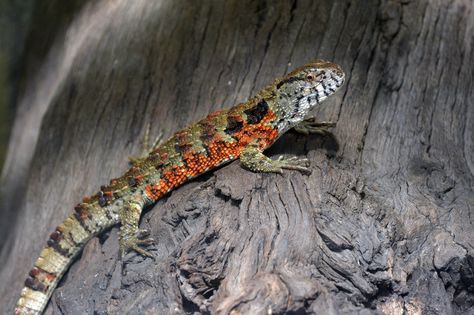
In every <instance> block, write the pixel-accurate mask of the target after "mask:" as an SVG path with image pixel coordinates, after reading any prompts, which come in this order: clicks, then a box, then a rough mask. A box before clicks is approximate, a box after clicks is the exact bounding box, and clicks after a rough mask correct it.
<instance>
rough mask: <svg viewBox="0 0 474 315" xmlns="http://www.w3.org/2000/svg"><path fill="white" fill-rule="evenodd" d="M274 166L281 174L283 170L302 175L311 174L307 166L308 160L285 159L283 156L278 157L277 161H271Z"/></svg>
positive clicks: (294, 157)
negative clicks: (293, 171)
mask: <svg viewBox="0 0 474 315" xmlns="http://www.w3.org/2000/svg"><path fill="white" fill-rule="evenodd" d="M273 162H274V163H275V166H277V167H278V169H279V173H280V174H282V173H283V170H284V169H287V170H295V171H299V172H301V173H304V174H307V175H309V174H311V169H310V168H309V167H308V166H309V160H308V159H306V158H303V159H300V158H298V157H296V156H293V157H290V158H287V159H285V158H284V156H283V155H280V156H279V157H278V159H276V160H274V161H273Z"/></svg>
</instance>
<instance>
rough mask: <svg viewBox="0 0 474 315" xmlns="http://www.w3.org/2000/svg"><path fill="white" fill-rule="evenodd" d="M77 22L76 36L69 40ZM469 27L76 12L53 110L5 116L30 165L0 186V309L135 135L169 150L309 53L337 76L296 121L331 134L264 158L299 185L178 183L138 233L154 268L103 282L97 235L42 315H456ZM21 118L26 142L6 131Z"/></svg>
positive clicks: (468, 182) (463, 227) (255, 180)
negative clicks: (292, 160) (288, 161)
mask: <svg viewBox="0 0 474 315" xmlns="http://www.w3.org/2000/svg"><path fill="white" fill-rule="evenodd" d="M84 16H85V17H87V19H86V20H87V21H88V23H85V24H86V25H92V26H93V27H89V28H81V27H83V26H78V25H79V24H80V23H78V22H77V21H80V20H81V18H84ZM473 16H474V11H473V4H472V2H471V1H469V0H454V1H449V2H448V1H442V0H434V1H428V0H423V1H407V0H403V1H392V0H381V1H350V0H336V1H329V0H327V1H250V0H248V1H199V2H198V1H185V0H178V1H144V0H142V1H133V2H129V1H102V2H100V1H99V2H94V3H91V4H89V5H87V6H85V7H84V8H83V9H82V11H80V12H77V18H76V20H75V21H73V22H71V24H70V26H69V28H70V30H72V31H74V30H77V29H79V30H81V32H79V33H78V34H79V35H80V37H79V38H80V39H81V41H80V42H76V43H79V44H78V47H77V51H76V52H75V55H74V58H73V59H72V60H71V63H70V68H68V69H66V70H67V71H66V73H63V74H64V75H63V74H61V73H57V75H63V77H61V80H60V82H59V83H60V84H59V85H58V86H57V87H56V90H55V91H54V97H51V99H50V101H49V103H47V104H37V102H32V103H30V107H29V108H28V111H26V113H25V111H23V113H24V115H23V116H18V117H17V119H16V121H15V124H16V126H17V127H16V128H15V129H14V134H13V137H18V138H21V139H28V137H34V136H35V135H38V137H37V139H38V140H37V141H34V144H33V148H34V150H33V149H31V146H28V148H29V149H25V151H21V150H12V151H10V155H9V157H8V159H10V161H14V160H15V159H16V157H20V156H22V157H24V155H22V154H26V155H28V154H31V163H29V164H28V166H27V169H28V171H27V172H26V174H27V176H26V178H25V179H23V182H22V181H21V180H18V179H16V178H14V177H9V176H5V177H4V178H3V181H4V184H3V185H8V186H9V189H10V190H13V191H18V190H15V187H24V189H22V190H21V193H20V194H18V193H17V194H15V196H16V199H15V200H14V202H12V201H11V200H10V201H9V203H8V204H9V205H10V207H9V208H8V209H7V208H5V207H4V208H3V210H2V211H5V212H8V211H9V212H8V213H14V215H13V217H14V219H12V221H11V222H13V223H12V224H11V225H9V227H8V228H9V238H8V239H7V240H6V243H5V245H4V246H3V251H2V255H1V256H0V261H1V262H2V269H1V273H0V280H1V283H2V284H3V285H2V290H1V294H0V305H2V308H4V309H3V310H2V311H11V310H12V308H13V304H14V302H15V299H16V297H17V296H18V293H19V289H20V287H21V284H22V281H23V277H24V275H25V274H26V272H27V270H29V268H30V267H31V266H32V263H33V261H34V259H35V258H36V256H37V254H38V253H39V251H40V248H41V247H42V246H43V244H44V241H43V240H46V237H47V235H48V234H49V233H50V232H51V231H52V229H53V228H54V227H55V226H56V225H57V224H58V223H60V222H61V221H62V220H63V219H64V218H65V217H66V214H67V213H69V211H71V210H72V206H73V205H74V204H75V203H77V202H78V201H80V199H81V198H82V196H84V195H89V194H92V193H93V192H95V191H96V190H97V189H98V187H99V186H100V185H101V184H103V183H107V182H108V180H109V179H110V178H112V177H114V176H117V175H119V174H121V173H122V172H123V171H124V170H125V169H126V168H127V157H128V156H131V155H136V154H137V153H138V152H139V151H140V140H141V139H142V137H143V134H144V133H145V130H146V126H147V124H151V134H152V135H157V134H159V133H160V132H162V133H163V134H164V135H165V136H168V135H171V134H172V133H173V132H174V131H176V130H178V129H180V128H182V127H184V126H185V125H187V124H189V123H191V122H193V121H195V120H197V119H199V118H201V117H203V116H205V115H206V114H207V113H208V112H210V111H213V110H216V109H219V108H226V107H230V106H232V105H235V104H236V103H238V102H242V101H245V100H246V99H247V98H248V97H249V96H251V95H253V94H254V93H255V92H256V91H258V90H259V89H260V88H262V87H263V86H264V85H265V84H267V83H268V82H270V81H271V80H272V79H273V78H274V77H276V76H279V75H282V74H283V73H285V72H286V71H287V70H289V69H292V68H294V67H296V66H298V65H301V64H303V63H306V62H308V61H310V60H312V59H315V58H323V59H328V60H331V61H334V62H336V63H339V64H341V66H342V67H343V69H344V70H345V71H346V75H347V79H346V84H345V86H344V87H343V88H342V90H341V91H340V92H338V93H337V95H336V96H334V97H332V98H331V99H330V100H328V101H326V102H325V103H324V104H323V105H322V106H321V108H319V109H318V110H317V111H316V112H315V113H316V115H317V117H318V119H320V120H329V121H335V122H337V127H336V128H335V129H334V133H333V136H330V137H317V136H314V137H303V136H300V135H297V134H293V133H290V134H288V135H285V136H284V137H282V138H281V139H280V140H279V141H278V143H277V144H276V145H275V147H273V148H272V149H271V150H270V152H268V153H269V155H271V156H276V155H278V154H282V153H285V154H286V153H288V154H297V155H301V156H304V155H306V156H308V157H309V158H310V159H311V164H312V169H313V173H312V175H311V176H305V175H301V174H298V173H295V172H287V173H285V174H284V175H283V176H279V175H274V174H253V173H250V172H247V171H245V170H243V169H241V168H240V166H239V164H238V162H235V163H232V164H230V165H228V166H225V167H223V168H220V169H219V170H216V171H214V172H212V173H210V174H209V175H207V176H204V177H201V178H199V179H197V180H195V181H193V182H191V183H189V184H187V185H185V186H183V187H181V188H179V189H178V190H176V191H175V192H173V193H172V194H170V195H169V197H167V198H165V199H163V200H161V201H159V202H158V203H157V205H156V206H154V207H153V208H151V209H150V210H149V211H148V212H147V213H146V214H145V215H144V218H143V220H142V225H143V226H144V227H148V228H150V229H151V231H152V234H153V237H154V238H155V239H157V240H158V243H157V245H156V249H155V250H153V251H152V252H153V253H154V254H155V255H156V261H152V260H150V259H143V258H141V257H137V256H132V257H130V259H129V261H127V263H126V264H125V266H124V267H123V268H122V265H121V264H120V263H119V262H118V261H117V258H118V242H117V228H114V229H112V230H111V231H110V232H109V233H106V235H104V236H101V237H99V238H96V239H94V240H92V241H91V242H90V243H89V244H88V245H87V246H86V248H85V250H84V252H83V254H82V257H81V258H80V259H79V260H78V261H77V262H76V263H75V264H74V265H73V266H72V268H71V269H70V271H69V273H68V274H67V277H66V279H65V280H64V281H63V283H62V286H61V287H60V288H59V289H58V290H57V292H56V294H55V295H54V296H53V299H52V303H50V305H49V308H48V310H47V312H50V313H51V312H53V313H55V314H78V313H94V312H95V313H97V314H106V313H109V314H118V313H129V314H143V313H150V314H151V313H157V312H158V311H160V312H163V311H164V313H193V312H198V313H199V312H200V313H206V312H210V313H212V314H228V313H231V312H236V313H237V312H238V313H242V314H268V313H269V312H270V311H271V313H290V312H298V313H318V314H376V313H377V312H380V313H384V314H402V313H403V312H406V313H407V314H415V313H417V312H422V313H423V314H469V313H470V314H473V313H474V289H473V285H472V283H473V282H474V236H473V233H472V231H473V230H474V224H473V223H474V222H473V208H472V206H473V204H474V193H473V184H474V177H473V173H474V150H473V149H474V126H473V123H474V106H473V102H472V100H473V99H474V84H473V77H474V67H473V65H474V52H473V34H474V33H473V27H474V18H473ZM75 23H76V24H75ZM76 33H77V32H76ZM79 35H78V36H79ZM54 49H57V50H58V51H59V52H61V51H63V50H64V49H65V48H64V47H62V46H61V44H57V45H56V46H53V48H52V50H51V53H52V54H53V53H54ZM63 57H64V56H63ZM62 70H64V69H62ZM49 71H51V72H52V74H53V76H52V77H54V74H55V73H56V72H55V71H57V72H59V71H61V69H60V67H58V68H54V67H53V68H51V69H49ZM47 78H51V76H50V77H47ZM43 83H44V84H46V83H47V82H43ZM44 86H47V85H41V84H39V86H38V85H31V86H30V88H31V89H34V88H40V89H41V88H42V87H44ZM26 91H27V92H28V89H26ZM25 93H26V92H25ZM35 106H36V107H35ZM41 106H46V108H47V109H46V111H45V114H44V116H43V115H38V114H37V113H38V112H37V111H38V108H39V107H41ZM25 117H26V118H28V119H32V120H34V121H35V125H36V126H39V125H40V123H41V128H39V127H38V128H36V129H35V128H33V129H32V130H30V134H29V135H28V134H24V133H22V128H21V126H22V124H23V126H24V125H25V121H29V120H28V119H26V118H25ZM25 119H26V120H25ZM35 119H39V120H40V121H39V122H38V121H36V120H35ZM18 126H20V127H18ZM15 133H16V134H15ZM35 133H36V134H35ZM30 139H31V138H30ZM33 139H34V138H33ZM28 150H29V151H28ZM7 167H10V168H12V169H15V167H16V166H15V163H13V162H10V163H9V164H8V163H7ZM6 174H13V173H9V172H6ZM21 185H23V186H21ZM9 196H10V194H8V195H7V196H5V197H4V198H5V199H6V200H7V201H8V198H9ZM12 207H13V208H14V211H13V210H12Z"/></svg>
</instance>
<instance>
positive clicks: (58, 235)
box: [15, 60, 344, 315]
mask: <svg viewBox="0 0 474 315" xmlns="http://www.w3.org/2000/svg"><path fill="white" fill-rule="evenodd" d="M343 81H344V73H343V71H342V70H341V68H340V67H339V66H338V65H336V64H333V63H330V62H326V61H322V60H317V61H315V62H313V63H310V64H307V65H305V66H302V67H300V68H298V69H296V70H294V71H292V72H290V73H289V74H287V75H286V76H284V77H282V78H279V79H276V80H275V81H274V82H273V83H272V84H270V85H269V86H267V87H266V88H265V89H263V90H262V91H261V92H259V93H258V94H257V95H256V96H255V97H253V98H251V99H250V100H248V101H247V102H245V103H241V104H239V105H236V106H234V107H232V108H230V109H228V110H220V111H217V112H214V113H211V114H209V115H208V116H207V117H206V118H204V119H203V120H201V121H199V122H197V123H195V124H193V125H190V126H189V127H187V128H185V129H183V130H181V131H178V132H176V133H175V134H174V135H173V136H172V137H171V138H170V139H168V140H167V141H165V142H164V143H163V144H161V145H159V146H156V147H154V148H153V149H152V150H151V152H150V153H149V154H148V156H147V157H145V158H140V159H136V160H135V161H134V162H133V166H132V167H131V168H130V169H129V170H128V171H127V172H126V173H125V174H124V175H123V176H121V177H119V178H116V179H112V180H111V181H110V183H109V185H107V186H102V187H101V188H100V191H99V192H98V193H97V194H95V195H93V196H92V197H87V198H84V200H83V202H82V203H79V204H78V205H77V206H76V207H75V208H74V212H73V213H72V214H70V215H69V217H68V218H67V219H66V220H65V221H64V222H63V223H61V224H60V225H59V226H58V227H57V228H56V230H55V231H54V232H53V233H52V234H51V235H50V238H49V240H48V241H47V245H46V247H45V248H43V250H42V251H41V253H40V255H39V258H38V259H37V260H36V262H35V265H34V267H33V269H32V270H31V271H30V273H29V275H28V277H27V279H26V281H25V286H24V288H23V290H22V292H21V297H20V299H19V300H18V302H17V306H16V309H15V314H18V315H20V314H30V315H32V314H41V313H42V312H43V310H44V308H45V307H46V305H47V303H48V301H49V298H50V297H51V295H52V293H53V291H54V289H55V288H56V286H57V284H58V282H59V281H60V279H61V277H62V275H63V274H64V273H65V272H66V270H67V269H68V267H69V265H70V264H71V263H72V261H73V260H74V257H75V256H76V255H77V254H78V253H79V252H80V250H81V249H82V248H83V246H84V244H85V243H86V242H87V241H88V240H90V239H91V238H92V237H94V236H95V235H97V234H99V233H101V232H103V231H104V230H106V229H108V228H110V227H111V226H113V225H116V224H118V223H120V224H121V226H120V251H121V254H122V256H123V255H124V254H125V253H126V252H127V251H130V250H133V251H136V252H138V253H140V254H142V255H144V256H151V254H149V253H148V252H147V251H146V250H145V249H143V248H142V247H141V246H143V245H148V244H150V243H152V242H153V240H152V239H149V238H143V234H145V233H144V232H145V231H143V230H139V228H138V223H139V220H140V215H141V212H142V210H143V208H144V207H146V206H149V205H152V204H154V203H155V202H156V201H157V200H159V199H160V198H161V197H163V196H164V195H165V194H167V193H168V192H170V191H171V190H173V189H174V188H176V187H177V186H179V185H181V184H183V183H185V182H187V181H189V180H190V179H192V178H194V177H196V176H198V175H200V174H203V173H205V172H207V171H209V170H212V169H214V168H216V167H218V166H220V165H222V164H224V163H227V162H229V161H232V160H235V159H238V158H240V160H241V163H242V165H243V166H244V167H246V168H248V169H249V170H251V171H255V172H277V173H281V171H282V169H292V170H299V171H307V170H308V169H307V168H306V167H305V166H304V165H303V164H304V163H305V162H306V160H305V159H302V160H295V159H288V160H283V159H278V160H271V159H269V158H268V157H266V156H265V155H263V151H264V150H265V149H267V148H268V147H270V146H271V145H272V144H273V143H274V142H275V141H276V140H277V139H278V137H280V136H281V135H282V134H284V133H285V132H286V131H288V130H289V129H290V128H292V127H295V126H296V127H297V128H299V131H302V132H305V133H308V132H314V131H317V126H316V124H315V123H314V121H313V122H309V123H308V121H305V118H306V116H307V114H308V112H309V111H310V109H311V108H312V107H314V106H316V105H317V104H319V103H320V102H321V101H323V100H324V99H325V98H326V97H328V96H329V95H331V94H333V93H334V92H335V91H336V90H337V89H338V88H339V87H340V86H341V85H342V84H343Z"/></svg>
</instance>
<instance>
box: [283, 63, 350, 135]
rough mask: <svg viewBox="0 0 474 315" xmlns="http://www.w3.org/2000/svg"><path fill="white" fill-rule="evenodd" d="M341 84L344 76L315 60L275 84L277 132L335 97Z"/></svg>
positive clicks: (342, 73) (329, 65)
mask: <svg viewBox="0 0 474 315" xmlns="http://www.w3.org/2000/svg"><path fill="white" fill-rule="evenodd" d="M343 83H344V72H343V71H342V69H341V67H340V66H339V65H337V64H335V63H332V62H328V61H324V60H316V61H314V62H312V63H309V64H306V65H304V66H302V67H300V68H297V69H295V70H293V71H292V72H290V73H288V74H287V75H285V76H284V77H282V78H281V79H278V80H277V81H276V82H275V83H274V84H275V85H274V87H275V90H274V92H275V96H276V98H275V101H276V104H277V110H278V111H279V112H280V113H279V117H281V118H282V120H283V121H281V122H280V123H279V125H280V126H279V129H282V128H284V129H287V128H291V127H293V126H294V125H296V124H297V123H298V122H300V121H302V120H303V119H304V118H305V117H306V115H307V114H308V112H309V111H310V110H311V109H312V108H313V107H315V106H316V105H318V104H319V103H321V102H322V101H323V100H325V99H326V98H327V97H328V96H330V95H332V94H334V93H335V92H336V91H337V90H338V89H339V88H340V87H341V86H342V84H343Z"/></svg>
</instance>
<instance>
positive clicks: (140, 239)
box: [120, 229, 155, 259]
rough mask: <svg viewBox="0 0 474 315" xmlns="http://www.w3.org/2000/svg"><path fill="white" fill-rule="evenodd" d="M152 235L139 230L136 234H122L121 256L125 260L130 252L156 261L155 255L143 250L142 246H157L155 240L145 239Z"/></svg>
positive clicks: (146, 231) (144, 230)
mask: <svg viewBox="0 0 474 315" xmlns="http://www.w3.org/2000/svg"><path fill="white" fill-rule="evenodd" d="M148 235H150V231H149V230H147V229H141V230H138V231H137V232H135V233H127V234H125V233H121V234H120V256H121V258H122V259H123V258H124V257H125V255H126V254H127V253H128V252H131V251H134V252H137V253H138V254H140V255H142V256H144V257H150V258H153V259H154V256H153V254H151V253H150V252H149V251H147V250H145V249H143V248H141V247H140V246H149V245H152V244H155V240H154V239H153V238H151V237H149V238H144V237H147V236H148Z"/></svg>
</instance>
